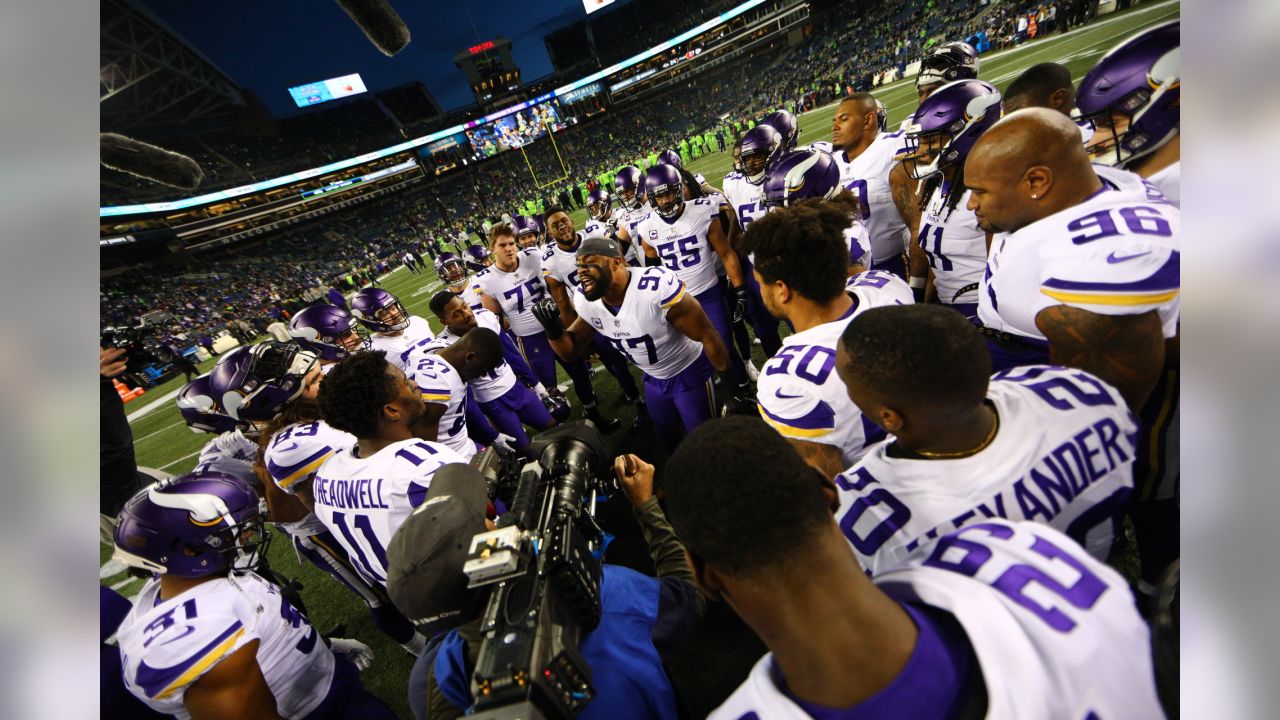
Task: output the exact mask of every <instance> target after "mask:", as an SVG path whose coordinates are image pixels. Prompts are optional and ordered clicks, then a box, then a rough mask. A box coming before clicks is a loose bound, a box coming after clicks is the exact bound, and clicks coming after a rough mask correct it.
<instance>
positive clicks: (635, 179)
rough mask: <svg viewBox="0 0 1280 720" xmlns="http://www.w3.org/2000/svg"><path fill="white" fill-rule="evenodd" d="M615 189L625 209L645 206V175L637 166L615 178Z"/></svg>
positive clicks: (632, 166)
mask: <svg viewBox="0 0 1280 720" xmlns="http://www.w3.org/2000/svg"><path fill="white" fill-rule="evenodd" d="M667 152H670V151H667ZM677 167H679V166H677ZM613 189H614V193H615V194H616V195H617V196H618V203H619V204H620V205H622V207H623V208H625V209H627V210H635V209H636V208H638V207H640V206H641V205H643V204H644V198H645V194H644V173H643V172H641V170H640V168H638V167H636V166H635V165H628V166H626V167H624V168H622V169H621V170H619V171H618V174H617V175H615V176H614V177H613Z"/></svg>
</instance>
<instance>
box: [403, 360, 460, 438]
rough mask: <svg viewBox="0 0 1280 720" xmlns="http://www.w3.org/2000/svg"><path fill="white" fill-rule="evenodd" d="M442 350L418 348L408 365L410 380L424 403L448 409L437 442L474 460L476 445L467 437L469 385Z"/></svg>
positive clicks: (441, 422) (442, 420)
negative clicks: (443, 354)
mask: <svg viewBox="0 0 1280 720" xmlns="http://www.w3.org/2000/svg"><path fill="white" fill-rule="evenodd" d="M436 349H439V346H438V345H436V346H431V345H427V344H424V345H417V346H415V347H413V348H411V349H410V350H409V357H408V358H407V359H406V361H405V364H406V366H407V367H408V370H407V372H408V375H409V379H411V380H413V381H414V383H416V384H417V385H418V390H419V391H420V392H421V393H422V399H423V400H424V401H426V402H429V403H433V404H436V405H443V406H444V415H441V416H440V425H439V430H438V431H437V433H436V440H438V441H439V442H440V443H441V444H443V445H446V446H448V447H449V448H450V449H451V450H453V451H454V452H456V453H458V454H459V455H461V456H462V457H463V458H464V459H466V460H470V459H471V458H472V456H473V455H475V454H476V444H475V443H474V442H472V440H471V438H470V437H469V436H468V435H467V383H466V382H465V381H464V380H463V379H462V377H461V376H460V375H458V371H457V370H454V369H453V366H452V365H450V364H449V362H448V361H447V360H445V359H444V358H442V357H440V356H439V355H436V354H435V350H436Z"/></svg>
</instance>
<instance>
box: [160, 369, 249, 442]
mask: <svg viewBox="0 0 1280 720" xmlns="http://www.w3.org/2000/svg"><path fill="white" fill-rule="evenodd" d="M175 404H177V406H178V412H179V413H181V414H182V419H183V420H184V421H186V423H187V427H189V428H191V431H192V432H205V433H211V434H213V435H221V434H222V433H224V432H232V431H233V430H235V429H236V428H237V427H240V426H241V423H240V422H238V421H237V420H236V419H235V418H233V417H231V416H230V415H224V414H223V413H221V412H219V411H218V404H217V403H216V402H214V401H213V390H212V389H211V388H210V387H209V376H208V375H201V376H200V377H198V378H196V379H195V380H192V381H191V382H189V383H187V384H186V385H183V386H182V389H181V390H179V391H178V399H177V400H176V401H175Z"/></svg>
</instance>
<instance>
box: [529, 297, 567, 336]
mask: <svg viewBox="0 0 1280 720" xmlns="http://www.w3.org/2000/svg"><path fill="white" fill-rule="evenodd" d="M533 316H534V317H535V318H537V319H538V322H539V323H541V324H542V329H543V330H545V331H547V339H548V340H559V339H560V336H562V335H564V322H562V321H561V320H560V308H559V306H557V305H556V301H555V300H552V299H551V298H546V299H543V300H539V301H538V302H536V303H534V304H533Z"/></svg>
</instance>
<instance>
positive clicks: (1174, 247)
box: [978, 165, 1182, 340]
mask: <svg viewBox="0 0 1280 720" xmlns="http://www.w3.org/2000/svg"><path fill="white" fill-rule="evenodd" d="M1093 168H1094V170H1095V171H1096V172H1097V173H1098V177H1099V178H1101V179H1102V182H1103V187H1102V189H1101V190H1100V191H1098V192H1097V193H1095V194H1094V195H1092V196H1090V197H1089V198H1088V199H1086V200H1085V201H1084V202H1082V203H1080V204H1079V205H1077V206H1075V207H1072V208H1068V209H1066V210H1063V211H1062V212H1058V213H1054V214H1053V215H1050V216H1049V217H1047V218H1044V219H1043V220H1039V221H1037V222H1034V223H1031V224H1030V225H1028V226H1026V227H1024V228H1022V229H1021V230H1018V231H1017V232H1013V233H1002V234H1000V235H997V236H995V238H993V239H992V241H991V254H990V255H989V256H988V258H987V269H986V272H985V274H984V276H983V279H982V287H981V288H980V290H979V293H978V319H980V320H981V321H982V324H983V325H985V326H987V327H990V328H995V329H996V330H1002V331H1004V332H1008V333H1012V334H1015V335H1022V336H1026V337H1030V338H1036V339H1039V340H1044V339H1045V338H1044V334H1043V333H1041V332H1040V329H1039V328H1037V327H1036V315H1037V314H1039V313H1040V311H1041V310H1044V309H1045V308H1047V307H1050V306H1052V305H1069V306H1071V307H1078V308H1080V309H1082V310H1088V311H1089V312H1093V313H1098V314H1101V315H1140V314H1142V313H1145V312H1148V311H1150V310H1155V311H1156V312H1157V313H1159V315H1160V322H1161V324H1162V325H1163V329H1164V336H1165V337H1166V338H1169V337H1173V336H1174V335H1176V334H1177V328H1178V310H1179V304H1180V301H1181V298H1180V296H1179V292H1180V287H1181V284H1180V267H1179V263H1180V253H1179V248H1180V245H1181V234H1182V214H1181V212H1179V210H1178V208H1176V207H1174V206H1173V205H1171V204H1169V202H1168V201H1167V200H1165V198H1164V195H1163V194H1161V193H1160V191H1159V190H1157V189H1156V188H1155V186H1153V185H1151V184H1150V183H1147V182H1146V181H1145V180H1143V179H1142V178H1140V177H1138V176H1137V175H1134V174H1133V173H1129V172H1126V171H1124V170H1117V169H1115V168H1109V167H1106V166H1102V165H1094V166H1093Z"/></svg>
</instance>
